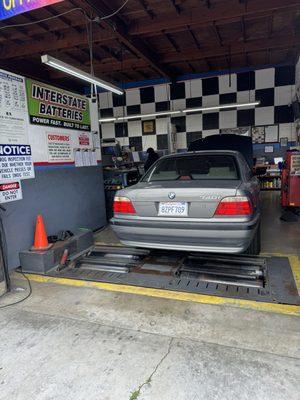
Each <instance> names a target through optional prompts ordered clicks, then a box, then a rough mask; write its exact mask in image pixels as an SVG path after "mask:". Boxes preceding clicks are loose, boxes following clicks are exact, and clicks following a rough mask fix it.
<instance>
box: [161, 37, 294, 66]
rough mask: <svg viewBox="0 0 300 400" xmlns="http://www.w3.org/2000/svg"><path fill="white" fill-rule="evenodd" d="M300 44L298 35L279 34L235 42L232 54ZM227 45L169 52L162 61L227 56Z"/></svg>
mask: <svg viewBox="0 0 300 400" xmlns="http://www.w3.org/2000/svg"><path fill="white" fill-rule="evenodd" d="M299 45H300V37H296V36H278V37H273V38H270V39H255V40H251V41H250V40H248V41H247V42H246V43H243V42H235V43H233V44H231V46H230V49H231V55H236V54H246V53H253V52H257V51H261V50H268V49H280V48H286V49H289V48H291V47H297V46H299ZM227 55H228V47H227V46H214V47H211V48H202V49H201V52H197V51H195V48H190V49H186V50H185V51H184V52H181V53H177V52H173V54H172V53H171V52H169V53H168V54H165V55H161V62H162V63H176V62H181V61H187V60H188V61H193V60H199V59H202V58H214V57H219V56H223V57H224V56H227Z"/></svg>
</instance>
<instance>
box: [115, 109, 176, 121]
mask: <svg viewBox="0 0 300 400" xmlns="http://www.w3.org/2000/svg"><path fill="white" fill-rule="evenodd" d="M181 112H182V111H179V110H178V111H161V112H156V113H151V114H137V115H128V116H124V117H118V118H117V120H118V121H127V120H128V119H138V118H149V117H159V116H162V115H174V114H180V113H181Z"/></svg>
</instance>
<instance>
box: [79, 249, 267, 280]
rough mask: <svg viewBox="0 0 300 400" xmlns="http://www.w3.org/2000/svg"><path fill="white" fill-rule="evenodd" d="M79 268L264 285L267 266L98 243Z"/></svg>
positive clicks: (248, 259) (250, 260) (251, 259)
mask: <svg viewBox="0 0 300 400" xmlns="http://www.w3.org/2000/svg"><path fill="white" fill-rule="evenodd" d="M76 268H80V269H82V270H85V271H88V270H91V271H99V272H115V273H121V274H126V273H127V274H129V273H134V274H140V275H149V274H152V275H161V274H164V275H170V277H174V276H176V277H178V278H180V277H193V278H196V279H197V280H199V281H203V282H212V283H217V284H218V283H220V284H224V285H236V286H243V287H257V288H263V287H264V286H265V281H266V265H265V260H264V259H263V258H257V257H248V256H222V255H217V256H214V255H211V254H197V253H182V252H166V251H150V250H143V249H136V248H128V247H121V246H95V247H94V249H93V250H92V251H91V252H89V254H88V255H85V256H84V257H80V258H79V259H78V260H77V263H76Z"/></svg>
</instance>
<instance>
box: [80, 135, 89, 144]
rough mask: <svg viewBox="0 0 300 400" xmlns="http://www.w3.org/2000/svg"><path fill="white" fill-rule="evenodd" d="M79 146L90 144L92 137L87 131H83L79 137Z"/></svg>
mask: <svg viewBox="0 0 300 400" xmlns="http://www.w3.org/2000/svg"><path fill="white" fill-rule="evenodd" d="M78 140H79V146H89V145H90V138H89V135H87V134H86V133H81V134H80V135H79V137H78Z"/></svg>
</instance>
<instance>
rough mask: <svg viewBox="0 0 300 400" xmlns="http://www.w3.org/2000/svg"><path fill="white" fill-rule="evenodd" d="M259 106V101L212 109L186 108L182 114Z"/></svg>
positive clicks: (213, 107)
mask: <svg viewBox="0 0 300 400" xmlns="http://www.w3.org/2000/svg"><path fill="white" fill-rule="evenodd" d="M259 104H260V101H253V102H249V103H231V104H222V105H220V106H212V107H199V108H186V109H185V110H182V112H184V113H186V112H199V111H214V110H223V109H226V108H233V107H236V108H241V107H252V106H258V105H259Z"/></svg>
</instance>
